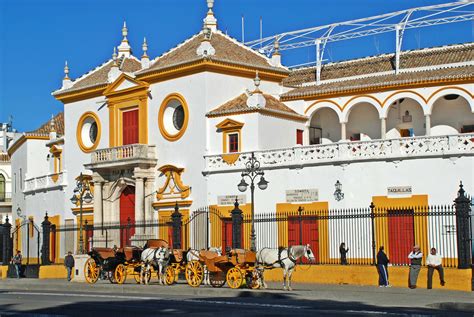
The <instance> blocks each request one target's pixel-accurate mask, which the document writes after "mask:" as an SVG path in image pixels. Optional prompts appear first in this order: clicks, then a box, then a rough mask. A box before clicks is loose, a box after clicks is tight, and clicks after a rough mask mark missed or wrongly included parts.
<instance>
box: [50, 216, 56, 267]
mask: <svg viewBox="0 0 474 317" xmlns="http://www.w3.org/2000/svg"><path fill="white" fill-rule="evenodd" d="M50 240H51V248H50V251H49V254H50V256H49V258H50V261H51V263H54V262H55V261H56V225H52V226H51V232H50Z"/></svg>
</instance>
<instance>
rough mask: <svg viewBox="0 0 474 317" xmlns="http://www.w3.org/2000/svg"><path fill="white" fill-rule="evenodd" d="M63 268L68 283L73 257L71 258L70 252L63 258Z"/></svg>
mask: <svg viewBox="0 0 474 317" xmlns="http://www.w3.org/2000/svg"><path fill="white" fill-rule="evenodd" d="M64 266H65V267H66V270H67V280H68V282H70V281H71V272H72V269H73V268H74V257H73V256H72V252H71V251H69V252H68V253H67V255H66V257H65V258H64Z"/></svg>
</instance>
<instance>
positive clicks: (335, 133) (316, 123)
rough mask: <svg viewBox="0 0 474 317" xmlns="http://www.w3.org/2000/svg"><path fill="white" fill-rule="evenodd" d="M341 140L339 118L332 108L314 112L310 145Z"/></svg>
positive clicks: (310, 128) (310, 129) (311, 122)
mask: <svg viewBox="0 0 474 317" xmlns="http://www.w3.org/2000/svg"><path fill="white" fill-rule="evenodd" d="M340 139H341V125H340V123H339V117H338V115H337V113H336V111H334V110H333V109H331V108H320V109H318V110H316V111H315V112H313V114H312V116H311V121H310V126H309V144H327V143H333V142H337V141H339V140H340Z"/></svg>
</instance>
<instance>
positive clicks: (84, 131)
mask: <svg viewBox="0 0 474 317" xmlns="http://www.w3.org/2000/svg"><path fill="white" fill-rule="evenodd" d="M76 138H77V143H78V145H79V147H80V149H81V150H82V151H83V152H85V153H89V152H91V151H93V150H95V149H96V148H97V146H98V145H99V141H100V122H99V117H98V116H97V115H96V114H95V113H93V112H90V111H89V112H86V113H84V114H83V115H82V116H81V118H79V123H78V124H77V130H76Z"/></svg>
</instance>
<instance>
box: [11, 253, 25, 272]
mask: <svg viewBox="0 0 474 317" xmlns="http://www.w3.org/2000/svg"><path fill="white" fill-rule="evenodd" d="M22 259H23V257H22V256H21V251H20V250H16V254H15V256H13V259H12V263H13V265H15V270H16V277H17V278H20V274H21V260H22Z"/></svg>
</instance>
